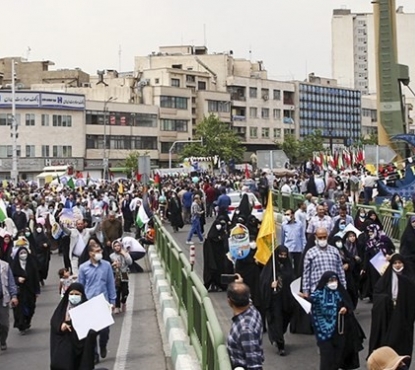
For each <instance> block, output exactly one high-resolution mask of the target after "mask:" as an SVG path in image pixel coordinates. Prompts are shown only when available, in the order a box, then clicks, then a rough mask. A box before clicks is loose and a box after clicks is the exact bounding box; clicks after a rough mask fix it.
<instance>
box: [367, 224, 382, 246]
mask: <svg viewBox="0 0 415 370" xmlns="http://www.w3.org/2000/svg"><path fill="white" fill-rule="evenodd" d="M366 231H367V233H373V238H370V239H369V240H368V241H367V243H366V246H367V248H369V249H371V248H377V246H378V244H379V242H380V239H381V237H382V236H383V235H385V233H384V232H383V231H382V229H381V228H380V226H379V225H378V224H374V223H372V224H371V225H369V226H367V227H366Z"/></svg>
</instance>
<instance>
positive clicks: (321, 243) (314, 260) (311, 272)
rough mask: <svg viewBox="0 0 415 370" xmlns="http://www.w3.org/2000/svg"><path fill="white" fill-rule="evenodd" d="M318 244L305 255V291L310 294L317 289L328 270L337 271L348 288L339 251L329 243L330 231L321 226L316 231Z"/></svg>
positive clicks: (303, 279)
mask: <svg viewBox="0 0 415 370" xmlns="http://www.w3.org/2000/svg"><path fill="white" fill-rule="evenodd" d="M315 236H316V244H315V246H314V247H312V248H311V249H309V250H308V251H307V253H306V254H305V257H304V269H303V276H302V286H303V293H304V294H305V295H306V296H309V295H310V294H311V293H313V292H314V291H315V290H316V287H317V284H318V282H319V281H320V278H321V277H322V276H323V274H324V273H325V272H326V271H333V272H335V273H336V274H337V275H338V276H339V279H340V283H341V284H342V285H343V286H344V287H345V288H346V277H345V274H344V270H343V263H342V258H341V256H340V253H339V251H338V250H337V249H336V248H335V247H332V246H331V245H328V231H327V229H325V228H322V227H319V228H317V229H316V232H315Z"/></svg>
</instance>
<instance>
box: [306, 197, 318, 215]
mask: <svg viewBox="0 0 415 370" xmlns="http://www.w3.org/2000/svg"><path fill="white" fill-rule="evenodd" d="M317 201H318V198H317V197H311V199H310V203H309V204H308V206H307V216H306V218H307V221H310V220H311V218H312V217H314V216H315V215H316V214H317Z"/></svg>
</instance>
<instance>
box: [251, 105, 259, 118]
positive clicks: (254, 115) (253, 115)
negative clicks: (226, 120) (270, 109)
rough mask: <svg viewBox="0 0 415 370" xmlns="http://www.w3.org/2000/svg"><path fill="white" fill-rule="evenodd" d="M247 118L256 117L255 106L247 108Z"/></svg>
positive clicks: (256, 110)
mask: <svg viewBox="0 0 415 370" xmlns="http://www.w3.org/2000/svg"><path fill="white" fill-rule="evenodd" d="M249 118H258V109H257V108H255V107H251V108H249Z"/></svg>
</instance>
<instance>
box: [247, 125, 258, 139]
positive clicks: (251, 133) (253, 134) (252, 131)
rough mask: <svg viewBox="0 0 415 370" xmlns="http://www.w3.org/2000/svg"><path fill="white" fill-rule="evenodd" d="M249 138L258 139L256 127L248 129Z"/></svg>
mask: <svg viewBox="0 0 415 370" xmlns="http://www.w3.org/2000/svg"><path fill="white" fill-rule="evenodd" d="M249 137H251V138H256V137H258V127H250V128H249Z"/></svg>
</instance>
